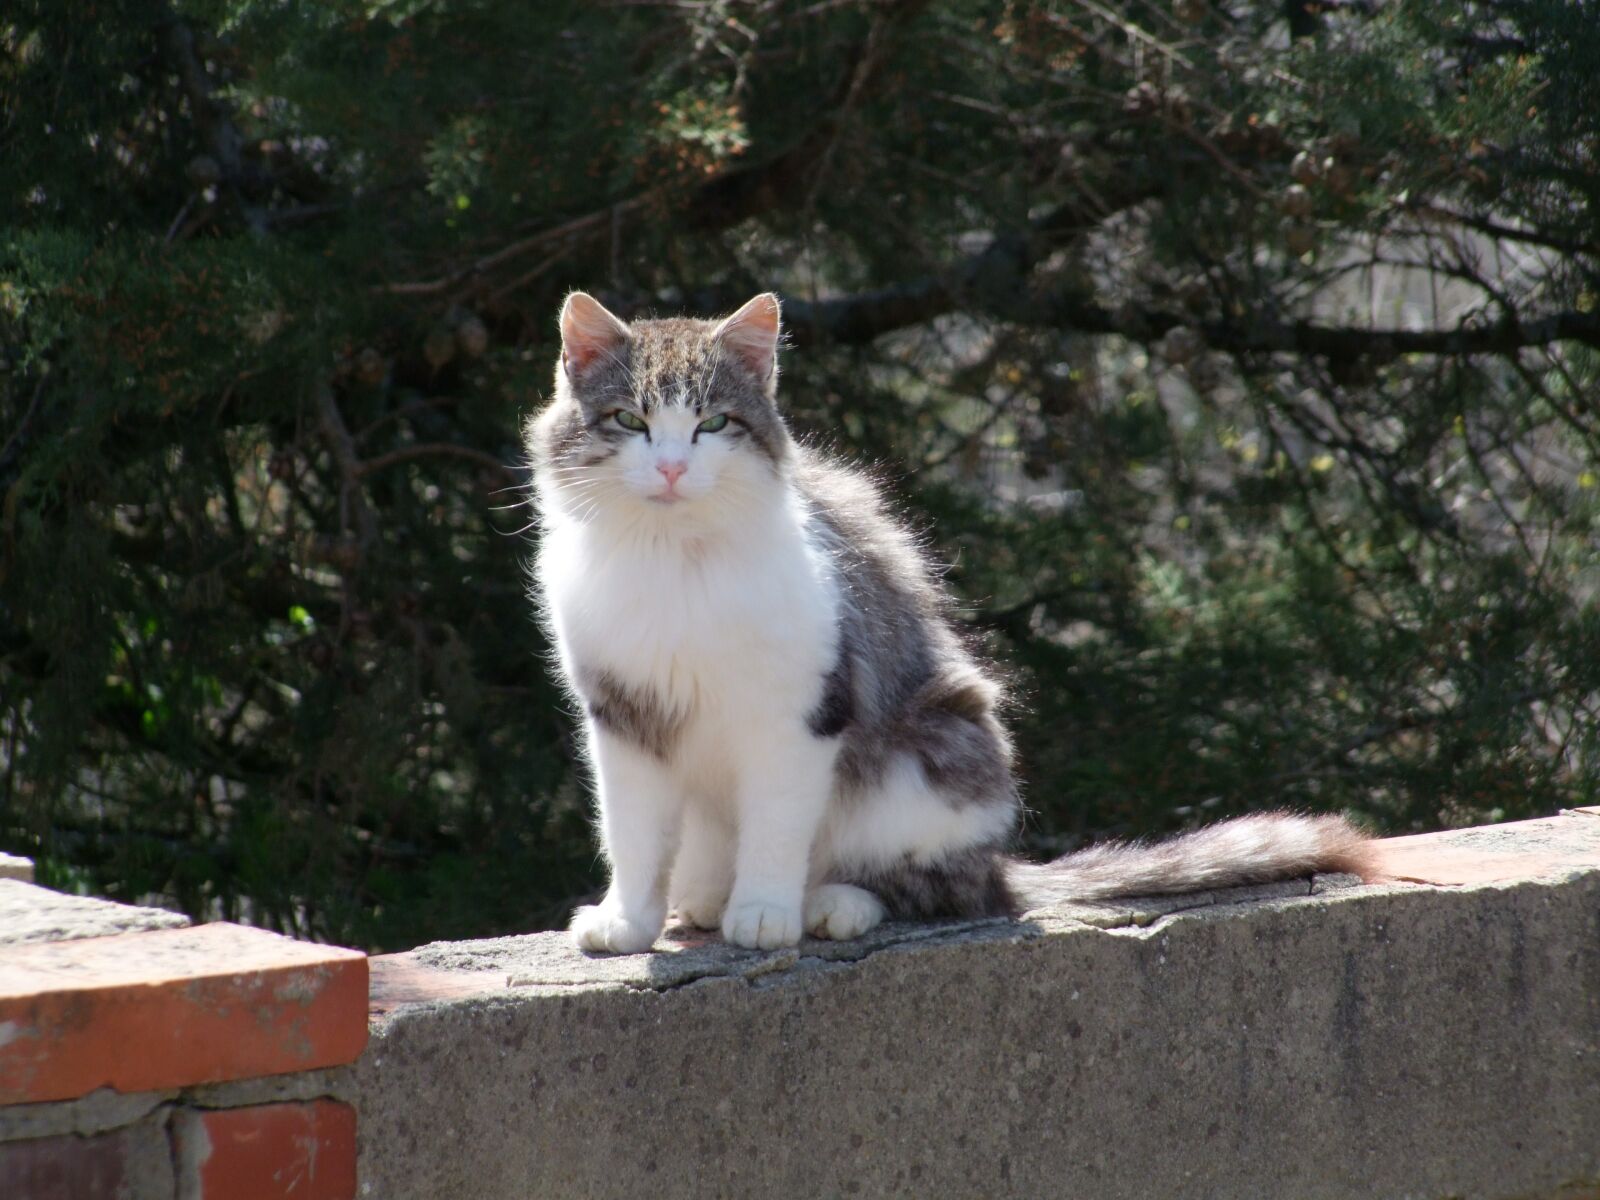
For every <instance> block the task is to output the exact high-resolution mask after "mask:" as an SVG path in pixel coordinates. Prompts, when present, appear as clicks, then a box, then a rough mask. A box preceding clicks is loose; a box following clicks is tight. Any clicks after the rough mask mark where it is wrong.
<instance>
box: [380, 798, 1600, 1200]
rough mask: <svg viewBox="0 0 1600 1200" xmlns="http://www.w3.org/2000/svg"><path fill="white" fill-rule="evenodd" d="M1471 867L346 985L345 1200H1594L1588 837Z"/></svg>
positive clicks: (414, 974)
mask: <svg viewBox="0 0 1600 1200" xmlns="http://www.w3.org/2000/svg"><path fill="white" fill-rule="evenodd" d="M1519 830H1520V833H1519ZM1463 836H1464V835H1434V840H1433V841H1428V840H1425V839H1404V840H1403V842H1404V843H1405V845H1402V844H1401V843H1396V847H1397V849H1396V860H1395V861H1396V862H1397V863H1398V864H1399V867H1398V869H1397V870H1396V872H1395V873H1397V874H1405V875H1407V876H1409V877H1412V878H1419V877H1421V878H1426V877H1427V876H1428V875H1429V873H1430V870H1429V868H1428V867H1427V864H1428V863H1429V862H1430V861H1431V862H1433V863H1435V865H1436V866H1437V865H1438V864H1439V863H1441V862H1442V863H1443V864H1444V865H1443V867H1440V869H1439V871H1438V872H1436V873H1441V874H1448V873H1449V872H1450V871H1452V870H1458V869H1460V870H1465V869H1466V864H1468V862H1469V860H1470V859H1471V858H1472V857H1473V854H1474V853H1477V852H1478V851H1479V850H1481V849H1482V848H1481V847H1479V848H1478V849H1477V850H1474V849H1473V847H1472V846H1471V837H1470V836H1468V842H1467V843H1466V844H1465V845H1462V844H1458V842H1457V841H1453V840H1452V839H1460V838H1461V837H1463ZM1494 836H1495V837H1496V838H1497V839H1498V840H1499V842H1500V843H1501V844H1499V845H1497V846H1495V847H1494V848H1493V851H1492V853H1493V855H1494V856H1495V857H1497V858H1498V859H1500V860H1502V861H1500V862H1499V863H1498V865H1497V866H1495V867H1494V868H1493V869H1492V870H1489V869H1488V868H1485V870H1487V871H1488V873H1489V874H1495V873H1496V872H1498V877H1497V879H1496V881H1494V882H1487V883H1471V884H1467V885H1465V886H1434V885H1431V884H1389V885H1368V886H1352V885H1351V884H1350V882H1349V881H1340V880H1332V881H1319V886H1318V887H1317V888H1315V889H1313V888H1310V887H1308V886H1307V885H1305V884H1299V885H1284V886H1282V887H1279V888H1276V889H1265V891H1266V893H1267V895H1268V897H1269V898H1261V896H1260V893H1259V892H1258V893H1257V898H1255V899H1252V900H1248V901H1238V900H1237V897H1233V896H1228V895H1223V896H1220V897H1211V898H1210V899H1212V900H1213V901H1216V900H1220V901H1222V902H1220V903H1209V904H1206V903H1201V902H1200V901H1199V900H1197V899H1196V898H1193V897H1190V898H1185V899H1184V900H1181V901H1178V902H1167V903H1157V902H1144V903H1139V904H1128V905H1108V906H1096V907H1095V908H1093V909H1082V908H1074V909H1061V910H1048V911H1043V912H1039V913H1034V914H1030V917H1029V919H1028V920H1026V921H1024V922H1022V923H1020V924H1013V923H1006V922H986V923H979V924H974V925H968V926H957V927H951V926H945V927H928V926H924V927H909V928H908V927H896V928H889V929H885V930H882V931H879V932H878V933H876V934H875V936H873V937H872V938H869V939H867V940H865V941H864V942H862V943H856V944H846V945H844V946H835V945H833V944H831V943H811V942H808V943H806V944H804V945H803V946H802V947H801V948H800V950H799V951H798V952H789V953H780V954H772V955H767V954H759V953H755V952H748V951H737V950H730V949H728V948H726V947H723V946H721V945H719V944H716V943H714V942H711V941H709V940H708V939H705V938H703V937H691V936H686V935H680V938H679V940H678V941H676V942H672V943H666V942H664V943H662V948H663V952H661V953H657V954H654V955H648V956H644V955H641V956H633V957H629V958H622V959H610V960H588V959H584V958H581V957H580V956H578V955H577V954H576V953H574V952H572V951H571V950H569V949H568V947H567V943H566V940H565V939H564V938H563V937H561V936H559V935H535V936H532V937H528V938H518V939H498V940H497V941H495V942H489V943H483V942H480V943H471V944H463V945H457V946H433V947H425V948H423V949H422V950H419V951H416V952H413V953H412V954H408V955H394V956H389V957H388V958H379V959H374V960H373V962H372V974H373V999H374V1011H375V1013H377V1014H378V1016H377V1019H376V1023H375V1026H374V1030H373V1037H372V1040H371V1042H370V1044H369V1047H368V1050H367V1053H366V1054H365V1055H364V1056H363V1058H362V1059H361V1060H360V1061H359V1062H358V1063H357V1064H356V1067H355V1069H354V1085H353V1095H354V1099H355V1102H356V1104H357V1106H358V1108H359V1110H360V1138H361V1146H362V1159H361V1179H362V1194H363V1195H364V1196H373V1197H380V1196H381V1197H384V1198H385V1200H402V1198H404V1197H419V1198H422V1197H426V1198H428V1200H449V1198H451V1197H471V1198H473V1200H496V1198H499V1197H507V1198H509V1197H517V1198H521V1197H525V1196H529V1195H540V1196H585V1197H589V1196H595V1197H603V1196H628V1197H633V1196H641V1195H649V1196H651V1197H652V1198H653V1200H654V1198H667V1197H674V1196H696V1197H698V1196H706V1195H730V1196H733V1195H739V1196H743V1195H749V1196H845V1195H860V1196H894V1195H903V1196H932V1195H937V1196H1019V1197H1021V1196H1028V1197H1033V1196H1045V1195H1048V1196H1085V1197H1095V1198H1096V1200H1117V1198H1119V1197H1129V1198H1133V1197H1138V1198H1140V1200H1147V1198H1148V1197H1150V1196H1157V1195H1170V1196H1182V1197H1185V1198H1205V1197H1216V1198H1219V1200H1222V1198H1226V1200H1236V1198H1240V1197H1273V1196H1282V1197H1295V1198H1296V1200H1319V1198H1328V1200H1333V1198H1336V1197H1337V1198H1342V1197H1350V1198H1357V1197H1359V1198H1361V1200H1371V1198H1374V1197H1392V1198H1402V1197H1417V1198H1419V1200H1420V1198H1424V1197H1426V1198H1430V1200H1431V1198H1441V1200H1442V1198H1443V1197H1447V1196H1453V1197H1506V1198H1510V1197H1535V1196H1555V1195H1557V1194H1560V1195H1563V1196H1567V1195H1571V1196H1578V1195H1597V1194H1600V1134H1597V1133H1596V1130H1600V817H1597V816H1596V815H1594V814H1573V815H1570V816H1564V817H1560V818H1553V819H1552V820H1551V821H1548V822H1530V823H1525V824H1524V825H1523V826H1511V827H1506V828H1505V829H1504V830H1502V831H1499V832H1497V833H1496V834H1495V835H1494ZM1408 855H1409V857H1407V856H1408ZM1197 904H1198V905H1199V906H1197V907H1195V906H1194V905H1197ZM1182 905H1189V906H1191V907H1180V906H1182ZM1567 1189H1572V1190H1567Z"/></svg>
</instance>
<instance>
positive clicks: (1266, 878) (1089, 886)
mask: <svg viewBox="0 0 1600 1200" xmlns="http://www.w3.org/2000/svg"><path fill="white" fill-rule="evenodd" d="M1373 845H1374V843H1373V840H1372V838H1371V837H1369V836H1368V835H1367V834H1364V833H1362V832H1361V831H1360V830H1359V829H1357V828H1356V827H1355V826H1354V825H1352V824H1350V822H1349V821H1346V820H1345V819H1344V818H1343V817H1327V816H1323V817H1306V816H1299V815H1296V814H1294V813H1281V812H1280V813H1257V814H1255V815H1254V816H1248V817H1238V818H1236V819H1234V820H1231V821H1222V822H1220V823H1219V824H1216V825H1212V826H1209V827H1207V828H1205V829H1197V830H1195V831H1194V832H1193V833H1184V834H1179V835H1178V836H1177V837H1173V838H1169V839H1167V840H1166V841H1162V842H1155V843H1145V842H1110V843H1107V844H1105V845H1101V846H1092V847H1090V848H1089V849H1087V850H1080V851H1078V852H1077V853H1076V854H1069V855H1067V856H1066V857H1064V858H1058V859H1056V860H1055V861H1054V862H1048V863H1028V862H1020V861H1016V860H1013V861H1011V862H1009V863H1008V864H1007V869H1006V881H1007V882H1008V883H1009V884H1010V885H1011V889H1012V891H1013V892H1014V893H1015V894H1016V897H1017V899H1018V900H1019V901H1020V902H1021V905H1022V907H1023V908H1024V909H1030V908H1042V907H1043V906H1045V905H1047V904H1057V903H1060V902H1062V901H1065V900H1097V899H1102V898H1105V897H1109V896H1155V895H1164V894H1172V893H1180V892H1201V891H1206V890H1208V889H1211V888H1224V887H1237V886H1239V885H1241V884H1247V883H1271V882H1273V881H1275V880H1280V879H1293V878H1295V877H1297V876H1303V875H1310V874H1313V873H1315V872H1319V871H1320V872H1332V871H1338V872H1347V873H1349V874H1352V875H1360V876H1362V877H1363V878H1367V877H1369V876H1371V875H1374V874H1375V873H1376V862H1375V858H1376V856H1375V854H1374V852H1373Z"/></svg>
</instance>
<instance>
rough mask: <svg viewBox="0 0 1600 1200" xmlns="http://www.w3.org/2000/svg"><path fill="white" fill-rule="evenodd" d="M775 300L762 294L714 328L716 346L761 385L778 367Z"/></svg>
mask: <svg viewBox="0 0 1600 1200" xmlns="http://www.w3.org/2000/svg"><path fill="white" fill-rule="evenodd" d="M780 328H781V326H780V325H779V322H778V298H777V297H776V296H774V295H773V294H772V293H771V292H762V293H761V295H759V296H757V297H756V298H755V299H754V300H752V301H750V302H749V303H748V304H746V305H745V306H744V307H743V308H741V309H740V310H739V311H738V312H736V313H734V314H733V316H731V317H728V318H727V319H725V320H724V321H723V322H722V324H720V325H718V326H717V332H716V335H715V336H716V340H717V344H718V345H719V346H721V347H722V348H723V349H725V350H727V351H729V352H730V353H732V354H733V355H734V356H735V357H736V358H737V359H738V360H739V361H740V362H742V363H743V364H744V365H745V366H746V367H748V368H749V369H750V373H751V374H752V375H754V376H755V377H756V378H757V379H759V380H761V381H762V382H766V381H767V380H769V379H771V378H772V376H773V373H774V372H775V371H776V369H777V366H778V334H779V331H780Z"/></svg>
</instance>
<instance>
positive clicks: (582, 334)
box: [561, 292, 629, 379]
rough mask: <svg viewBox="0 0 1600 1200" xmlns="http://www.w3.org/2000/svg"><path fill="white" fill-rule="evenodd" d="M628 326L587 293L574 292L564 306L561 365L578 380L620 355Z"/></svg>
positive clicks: (562, 312)
mask: <svg viewBox="0 0 1600 1200" xmlns="http://www.w3.org/2000/svg"><path fill="white" fill-rule="evenodd" d="M628 336H629V330H628V326H627V325H626V324H625V323H624V322H623V321H622V320H620V319H619V318H617V317H615V316H613V315H612V314H611V313H610V312H609V311H608V310H607V308H606V306H605V305H604V304H601V303H600V301H598V300H596V299H595V298H594V297H593V296H591V295H589V293H587V292H573V293H572V295H570V296H568V297H567V302H566V303H565V304H563V305H562V306H561V365H562V366H563V367H565V368H566V371H567V377H568V378H569V379H574V378H576V377H577V376H578V375H579V374H581V373H582V372H583V371H585V370H587V369H588V368H589V367H590V366H592V365H593V364H594V363H596V362H598V361H599V360H601V359H603V358H613V359H614V358H616V357H618V355H620V354H621V352H622V348H623V346H624V345H625V344H626V343H627V341H628Z"/></svg>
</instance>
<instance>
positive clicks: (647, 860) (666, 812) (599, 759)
mask: <svg viewBox="0 0 1600 1200" xmlns="http://www.w3.org/2000/svg"><path fill="white" fill-rule="evenodd" d="M591 738H592V740H591V743H590V744H591V746H592V747H593V754H594V765H595V775H596V780H597V783H598V785H599V799H600V838H601V844H602V845H603V846H604V848H605V855H606V860H607V861H608V862H609V863H610V864H611V886H610V888H609V889H607V891H606V896H605V899H604V900H602V901H601V902H600V903H599V904H596V905H586V906H584V907H582V908H580V909H578V911H577V912H575V913H573V914H572V924H571V926H570V928H571V930H572V936H573V940H574V941H576V942H577V944H578V948H579V949H580V950H595V951H600V952H602V953H609V954H638V953H640V952H642V951H645V950H648V949H650V947H651V946H652V945H653V944H654V943H655V940H656V936H657V935H658V934H660V932H661V927H662V926H663V925H664V924H665V923H666V918H667V868H668V865H669V863H670V862H671V858H672V851H673V848H674V845H675V843H676V841H677V837H678V824H679V820H680V818H681V816H682V810H683V796H682V792H681V791H680V790H679V788H678V785H677V782H676V781H675V780H674V779H673V778H672V776H671V774H670V773H669V772H668V771H667V769H666V767H665V766H664V765H663V764H662V763H661V762H659V761H658V760H657V759H655V758H653V757H651V755H650V754H649V753H647V752H646V751H644V750H642V749H640V748H639V747H637V746H635V745H633V744H632V743H630V742H627V741H624V740H622V739H620V738H618V737H616V736H615V735H614V734H611V733H608V732H607V731H606V730H605V729H604V728H595V729H593V730H592V731H591Z"/></svg>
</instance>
